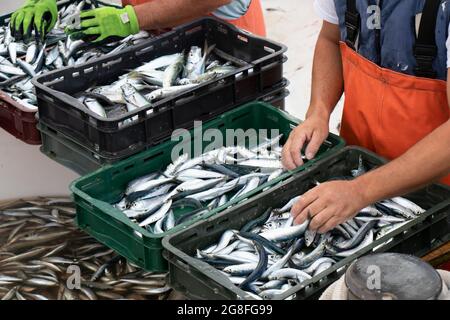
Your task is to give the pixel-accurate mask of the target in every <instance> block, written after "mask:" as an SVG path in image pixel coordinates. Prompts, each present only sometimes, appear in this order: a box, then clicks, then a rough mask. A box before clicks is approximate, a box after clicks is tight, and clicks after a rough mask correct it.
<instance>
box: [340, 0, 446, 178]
mask: <svg viewBox="0 0 450 320" xmlns="http://www.w3.org/2000/svg"><path fill="white" fill-rule="evenodd" d="M356 2H357V1H356V0H349V1H347V9H346V10H347V11H346V15H345V26H346V30H347V37H346V42H345V43H344V42H341V44H340V48H341V55H342V64H343V73H344V89H345V105H344V115H343V120H342V127H341V135H342V136H343V137H344V139H345V140H346V141H347V143H348V144H349V145H359V146H362V147H365V148H367V149H370V150H372V151H374V152H375V153H377V154H379V155H381V156H383V157H385V158H387V159H395V158H397V157H399V156H401V155H402V154H404V153H405V152H406V151H407V150H408V149H410V148H411V147H412V146H413V145H415V144H416V143H417V142H419V141H420V140H422V139H423V138H424V137H425V136H427V135H428V134H429V133H431V132H432V131H433V130H434V129H436V128H438V127H439V126H441V125H442V124H444V123H445V122H447V121H448V119H449V117H450V109H449V106H448V101H447V83H446V82H445V81H443V80H436V79H435V78H436V72H435V70H433V65H432V62H433V61H434V59H435V58H436V36H435V32H436V31H435V30H436V19H437V13H438V10H439V1H427V2H426V3H425V7H424V11H423V17H422V21H421V24H420V29H419V34H418V36H417V39H416V43H415V47H414V54H415V57H416V64H417V66H416V68H415V73H416V76H411V75H407V74H403V73H399V72H397V71H393V70H390V69H387V68H383V67H380V66H379V65H377V64H375V63H373V62H372V61H370V60H368V59H366V58H365V57H363V56H362V55H360V54H358V53H357V52H356V51H355V50H354V48H355V47H357V45H356V44H357V43H358V39H359V32H360V28H361V25H362V23H363V22H362V21H363V19H362V18H361V17H360V15H359V12H358V10H357V5H356ZM392 32H395V30H392ZM361 41H365V39H362V40H361ZM381 46H382V44H381V43H380V48H381ZM429 156H430V157H433V155H432V154H430V155H429ZM411 174H414V172H411ZM443 182H444V183H447V184H449V185H450V176H447V177H446V178H444V180H443Z"/></svg>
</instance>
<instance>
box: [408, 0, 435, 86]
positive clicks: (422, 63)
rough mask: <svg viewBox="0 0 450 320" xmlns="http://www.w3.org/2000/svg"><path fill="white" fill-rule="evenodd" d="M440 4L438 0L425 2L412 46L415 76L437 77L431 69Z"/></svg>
mask: <svg viewBox="0 0 450 320" xmlns="http://www.w3.org/2000/svg"><path fill="white" fill-rule="evenodd" d="M440 4H441V1H440V0H427V1H426V2H425V7H424V9H423V12H422V20H421V22H420V28H419V34H418V37H417V39H416V44H415V46H414V57H415V58H416V62H417V67H416V68H415V74H416V76H417V77H425V78H432V79H435V78H436V77H437V73H436V71H435V70H434V69H433V62H434V60H435V59H436V57H437V54H438V49H437V46H436V20H437V15H438V11H439V6H440Z"/></svg>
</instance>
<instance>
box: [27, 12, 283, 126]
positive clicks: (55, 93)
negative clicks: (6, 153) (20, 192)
mask: <svg viewBox="0 0 450 320" xmlns="http://www.w3.org/2000/svg"><path fill="white" fill-rule="evenodd" d="M205 21H206V22H207V21H214V22H215V23H221V24H223V25H226V26H227V27H228V28H231V29H233V30H234V31H236V32H239V33H243V34H246V35H247V36H249V37H252V38H254V39H259V40H265V41H270V42H271V43H272V44H275V45H276V46H279V47H280V48H281V49H280V50H279V51H276V52H274V53H270V54H268V55H267V56H264V57H263V58H260V59H258V60H255V61H252V62H248V63H247V65H246V66H243V67H240V68H238V69H236V70H235V71H233V72H232V73H229V74H226V75H222V76H220V77H218V78H216V79H212V80H209V81H206V82H204V83H202V84H201V85H199V86H197V87H195V88H193V89H199V88H206V87H208V86H211V85H214V84H217V85H220V82H221V81H224V80H225V81H228V79H230V80H229V81H231V80H232V79H235V78H236V75H238V74H240V73H243V72H245V71H248V70H250V69H252V68H254V66H255V65H257V64H259V63H262V62H264V61H267V60H270V59H273V58H275V57H277V56H279V57H280V58H281V63H284V61H285V59H286V57H285V55H284V54H285V53H286V51H287V46H285V45H283V44H281V43H278V42H276V41H272V40H269V39H267V38H264V37H259V36H256V35H254V34H250V33H248V32H247V31H245V30H243V29H239V28H237V27H236V26H234V25H233V24H230V23H227V22H225V21H223V20H220V19H218V18H215V17H203V18H199V19H196V20H193V21H191V22H189V23H185V24H183V25H180V26H177V27H175V28H173V29H172V30H170V31H168V32H166V33H162V34H160V35H157V36H155V37H153V38H151V39H148V41H146V42H144V43H141V44H138V45H136V46H132V47H129V48H126V49H124V50H122V51H120V52H119V53H118V54H121V55H122V54H126V53H127V52H130V51H139V50H142V49H143V48H146V47H149V46H151V45H152V43H154V42H156V41H159V40H161V39H163V38H171V37H173V36H176V35H178V34H179V33H180V32H182V31H183V30H184V29H185V28H187V27H188V26H191V25H195V24H199V23H204V22H205ZM114 57H116V55H111V56H108V55H106V56H102V57H100V58H98V59H94V60H93V61H91V62H87V63H84V64H80V65H77V66H67V67H64V68H60V69H57V70H53V71H50V72H47V73H45V74H42V75H39V76H37V77H34V78H33V79H32V80H31V82H32V84H33V85H34V86H35V87H37V88H39V89H40V90H43V91H47V92H49V93H51V94H52V95H53V96H55V97H58V99H66V100H69V101H73V102H74V103H73V105H71V107H72V108H76V109H77V110H78V111H81V112H83V113H86V114H88V115H89V116H90V117H92V118H94V119H95V120H96V121H98V122H100V123H112V122H119V121H124V120H126V119H130V118H132V117H133V116H136V115H139V114H141V113H142V114H143V115H145V117H144V118H143V119H145V120H147V119H151V118H152V117H154V116H155V115H154V114H150V115H147V114H146V112H147V111H148V110H149V109H150V108H153V109H158V108H159V107H160V106H161V105H165V104H166V103H167V102H169V101H172V100H174V99H178V98H183V97H184V96H186V97H188V96H191V92H190V91H187V92H180V93H177V94H175V95H173V96H171V97H168V98H165V99H162V100H159V101H157V102H156V103H155V104H154V105H152V104H149V105H148V106H146V107H142V108H140V109H138V110H134V111H133V112H127V113H126V114H125V115H122V116H117V117H115V118H103V117H101V116H99V115H98V114H96V113H94V112H92V111H91V110H89V109H88V108H84V107H81V104H80V103H79V102H78V100H76V99H75V98H73V97H72V96H70V95H68V94H66V93H63V92H60V91H56V90H53V89H51V88H50V87H47V86H46V85H44V84H43V80H42V79H43V78H48V77H51V76H55V75H56V74H58V73H61V72H72V71H74V70H75V69H80V68H84V69H89V68H91V67H95V66H96V65H98V64H101V63H104V62H106V61H110V60H114ZM55 78H56V77H55ZM75 100H76V101H75ZM84 122H86V123H87V124H88V125H89V126H92V124H91V123H90V122H89V121H84ZM122 130H124V128H119V129H118V130H114V131H115V132H120V131H122Z"/></svg>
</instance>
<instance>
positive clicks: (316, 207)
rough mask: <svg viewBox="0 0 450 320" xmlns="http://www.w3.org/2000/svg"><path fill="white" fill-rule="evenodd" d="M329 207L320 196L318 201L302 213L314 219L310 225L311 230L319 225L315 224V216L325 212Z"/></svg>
mask: <svg viewBox="0 0 450 320" xmlns="http://www.w3.org/2000/svg"><path fill="white" fill-rule="evenodd" d="M326 208H327V205H326V203H324V202H323V201H321V199H320V198H318V199H317V200H316V201H314V202H313V203H311V204H310V205H309V206H308V207H307V208H305V209H304V212H302V213H301V215H302V216H303V215H306V216H307V217H308V218H310V219H312V220H311V223H310V225H309V229H311V230H317V229H318V227H319V226H318V225H317V224H314V223H313V221H314V218H315V217H317V216H318V215H320V213H321V212H323V211H324V210H325V209H326Z"/></svg>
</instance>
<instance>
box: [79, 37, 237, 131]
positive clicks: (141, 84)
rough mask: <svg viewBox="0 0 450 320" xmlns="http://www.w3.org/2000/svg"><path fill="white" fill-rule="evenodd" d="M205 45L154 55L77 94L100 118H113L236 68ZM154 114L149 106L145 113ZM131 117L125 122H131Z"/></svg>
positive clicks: (149, 105) (213, 48) (213, 47)
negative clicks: (138, 65)
mask: <svg viewBox="0 0 450 320" xmlns="http://www.w3.org/2000/svg"><path fill="white" fill-rule="evenodd" d="M214 50H215V46H214V45H212V46H208V45H207V44H206V43H205V48H204V50H203V51H202V49H201V48H200V47H197V46H193V47H192V48H191V49H190V51H189V53H188V54H187V56H186V54H185V53H184V52H181V53H175V54H171V55H166V56H162V57H159V58H156V59H154V60H152V61H150V62H148V63H144V64H143V65H142V66H140V67H138V68H136V69H134V70H132V71H131V72H129V73H127V74H125V75H123V76H121V77H120V78H119V80H117V81H115V82H113V83H112V84H109V85H104V86H98V87H93V88H90V89H88V90H87V91H86V92H83V93H81V94H80V96H78V97H77V98H78V99H79V101H80V102H82V103H83V104H84V105H85V106H86V107H87V108H88V109H89V110H91V111H92V112H94V113H95V114H97V115H99V116H100V117H103V118H114V117H118V116H121V115H124V114H126V113H128V112H133V111H135V110H137V109H141V108H144V107H151V106H152V104H153V103H154V102H155V101H158V100H161V99H165V98H169V97H172V96H174V95H176V94H179V93H182V92H184V91H186V90H189V89H192V88H194V87H196V86H198V85H200V84H202V83H204V82H207V81H210V80H213V79H216V78H218V77H220V76H223V75H226V74H229V73H231V72H233V71H235V70H236V67H235V66H233V65H232V63H231V62H226V63H224V64H221V60H219V57H218V56H217V55H215V54H213V51H214ZM151 113H153V109H152V108H150V109H149V110H148V111H147V114H151ZM134 120H135V119H130V121H127V123H129V122H131V121H134Z"/></svg>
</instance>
